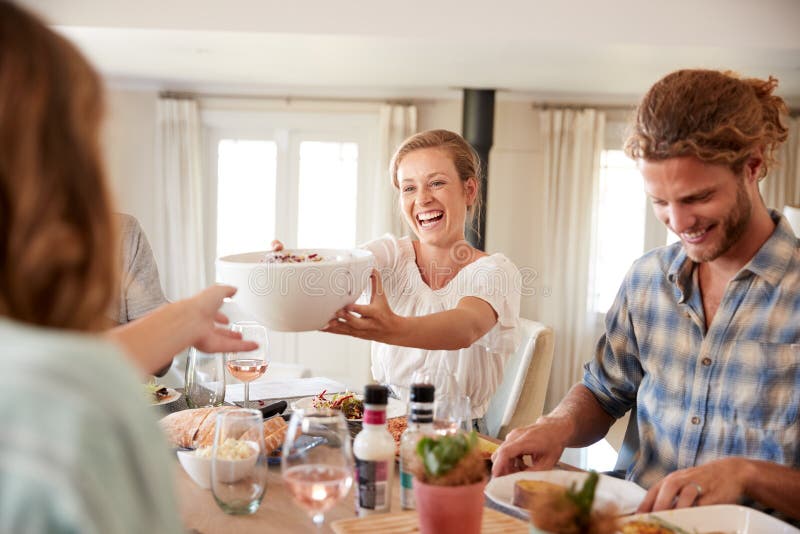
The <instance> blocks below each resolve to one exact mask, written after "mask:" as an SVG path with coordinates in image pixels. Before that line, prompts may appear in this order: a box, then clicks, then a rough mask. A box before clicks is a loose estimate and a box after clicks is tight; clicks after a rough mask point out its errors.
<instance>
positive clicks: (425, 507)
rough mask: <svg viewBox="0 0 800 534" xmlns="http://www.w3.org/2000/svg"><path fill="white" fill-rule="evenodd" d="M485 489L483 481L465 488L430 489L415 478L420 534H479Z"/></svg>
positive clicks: (430, 487)
mask: <svg viewBox="0 0 800 534" xmlns="http://www.w3.org/2000/svg"><path fill="white" fill-rule="evenodd" d="M485 486H486V481H485V480H483V481H481V482H478V483H477V484H470V485H469V486H432V485H430V484H425V483H423V482H420V481H419V480H417V479H416V478H415V479H414V500H415V501H416V504H417V513H418V515H419V530H420V532H421V534H480V532H481V521H482V520H483V488H484V487H485Z"/></svg>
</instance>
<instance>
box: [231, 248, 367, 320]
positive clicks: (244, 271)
mask: <svg viewBox="0 0 800 534" xmlns="http://www.w3.org/2000/svg"><path fill="white" fill-rule="evenodd" d="M283 252H284V253H291V254H296V255H304V256H308V255H310V254H318V255H320V256H321V257H322V258H323V260H322V261H316V262H302V263H266V262H264V261H262V260H264V258H265V257H266V256H267V254H269V253H270V252H268V251H262V252H248V253H245V254H234V255H232V256H224V257H222V258H219V259H218V260H217V264H216V267H217V281H218V282H221V283H223V284H229V285H232V286H235V287H236V288H238V291H237V292H236V295H235V296H234V297H233V304H235V305H236V306H237V307H238V308H239V309H240V310H241V311H242V312H244V314H245V315H246V316H247V317H245V318H251V319H254V320H256V321H258V322H260V323H261V324H263V325H264V326H266V327H267V328H269V329H270V330H277V331H281V332H304V331H308V330H319V329H321V328H323V327H324V326H325V325H326V324H328V321H330V320H331V319H333V317H334V315H335V314H336V311H337V310H339V309H340V308H343V307H345V306H347V305H348V304H352V303H354V302H355V301H356V300H357V299H358V297H359V296H361V294H362V293H363V292H364V290H365V289H366V288H367V287H369V276H370V273H371V272H372V266H373V263H374V257H373V256H372V253H371V252H369V251H367V250H362V249H294V250H285V251H283ZM223 312H225V313H229V315H230V314H231V313H230V312H229V311H227V310H225V308H224V307H223ZM231 320H236V319H231Z"/></svg>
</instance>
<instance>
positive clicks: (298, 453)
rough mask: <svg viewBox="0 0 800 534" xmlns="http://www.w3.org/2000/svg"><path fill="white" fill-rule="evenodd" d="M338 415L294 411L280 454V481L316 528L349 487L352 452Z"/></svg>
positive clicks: (344, 424) (340, 417) (328, 410)
mask: <svg viewBox="0 0 800 534" xmlns="http://www.w3.org/2000/svg"><path fill="white" fill-rule="evenodd" d="M351 441H352V440H351V438H350V430H349V428H348V426H347V420H346V419H345V418H344V415H343V414H342V412H340V411H337V410H331V409H328V408H323V409H318V410H311V411H305V410H295V411H294V413H293V414H292V418H291V420H290V421H289V428H288V430H287V432H286V440H285V441H284V442H283V450H282V453H281V472H282V474H283V480H284V482H285V483H286V485H287V486H288V488H289V491H290V492H291V493H292V495H293V496H294V499H295V501H297V503H298V504H299V505H300V506H301V507H302V508H304V509H305V510H306V511H307V512H308V513H309V514H310V515H311V519H312V521H313V522H314V524H315V525H317V527H321V526H322V524H323V522H324V521H325V512H327V511H328V510H330V509H331V508H332V507H333V506H334V505H335V504H336V503H337V502H339V501H340V500H341V499H343V498H344V497H345V496H346V495H347V494H348V493H349V491H350V487H351V486H352V485H353V449H352V443H351Z"/></svg>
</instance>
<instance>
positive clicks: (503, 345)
mask: <svg viewBox="0 0 800 534" xmlns="http://www.w3.org/2000/svg"><path fill="white" fill-rule="evenodd" d="M390 173H391V180H392V184H393V185H394V187H395V188H396V189H398V191H399V193H400V209H401V211H402V213H403V219H404V220H405V222H406V224H408V226H409V227H410V228H411V230H412V231H413V232H414V235H416V237H417V239H418V240H412V239H410V238H409V237H401V238H397V237H395V236H393V235H389V234H387V235H385V236H383V237H381V238H379V239H376V240H374V241H371V242H369V243H367V244H365V245H364V248H366V249H368V250H370V251H371V252H372V253H373V254H374V255H375V260H376V272H373V275H372V291H371V294H372V296H371V302H370V303H369V304H366V305H361V304H353V305H350V306H347V307H346V308H344V309H342V310H340V311H339V312H337V315H336V318H334V319H333V320H331V321H330V322H329V324H328V325H327V327H326V328H325V331H326V332H332V333H335V334H345V335H350V336H354V337H359V338H363V339H369V340H372V341H375V343H373V344H372V375H373V378H374V379H375V380H377V381H378V382H381V383H385V384H389V385H390V386H392V387H393V388H394V389H395V390H397V391H398V393H399V394H400V395H401V397H403V398H407V396H408V395H407V392H408V388H409V386H410V385H411V380H412V378H413V376H414V373H415V372H417V371H421V372H422V373H427V374H429V375H431V376H434V377H436V376H437V375H438V376H439V377H442V376H444V375H445V374H447V373H453V374H454V375H455V378H456V380H457V381H458V384H459V386H460V388H461V389H462V390H463V391H464V392H465V393H466V394H467V395H468V396H469V397H470V401H471V405H472V417H473V418H479V417H482V416H483V415H484V413H486V408H487V407H488V404H489V401H490V400H491V397H492V395H493V394H494V392H495V390H496V389H497V386H498V385H499V384H500V381H501V380H502V378H503V367H504V364H505V361H506V359H507V357H508V356H509V355H510V354H511V353H512V352H513V351H514V350H515V349H516V346H517V343H518V333H517V322H518V318H519V305H520V286H519V273H518V271H517V268H516V267H515V266H514V264H513V263H512V262H511V261H510V260H509V259H508V258H506V257H505V256H504V255H502V254H492V255H487V254H486V253H484V252H483V251H480V250H478V249H476V248H474V247H472V246H470V244H469V243H467V241H466V240H465V225H466V224H467V222H468V221H469V222H470V223H472V221H473V220H474V218H475V217H476V215H477V214H478V213H479V211H480V209H481V206H480V198H481V195H480V181H479V176H480V159H479V158H478V155H477V154H476V153H475V150H474V149H473V148H472V147H471V146H470V145H469V143H468V142H467V141H466V140H465V139H464V138H463V137H461V136H460V135H458V134H456V133H453V132H450V131H447V130H430V131H427V132H422V133H419V134H416V135H413V136H411V137H409V138H408V139H406V140H405V141H404V142H403V143H402V145H401V146H400V148H398V150H397V151H396V152H395V154H394V156H393V158H392V162H391V165H390ZM274 245H277V247H280V246H281V245H280V243H279V242H276V243H274ZM354 314H357V315H354ZM437 385H440V384H437Z"/></svg>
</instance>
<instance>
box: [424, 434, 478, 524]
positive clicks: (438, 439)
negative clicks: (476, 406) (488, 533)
mask: <svg viewBox="0 0 800 534" xmlns="http://www.w3.org/2000/svg"><path fill="white" fill-rule="evenodd" d="M477 443H478V439H477V435H476V434H475V432H472V433H470V434H466V433H464V432H459V433H454V434H452V433H449V434H443V435H437V436H426V437H423V438H422V439H420V440H419V442H418V443H417V448H416V455H414V457H413V461H412V462H411V465H410V466H409V467H410V470H411V472H412V473H414V499H415V501H416V505H417V512H418V513H419V523H420V531H421V532H422V534H429V533H430V534H433V533H436V534H479V533H480V531H481V521H482V519H483V488H484V486H485V485H486V465H485V463H484V461H483V458H482V457H481V454H480V451H479V450H478V445H477Z"/></svg>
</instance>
